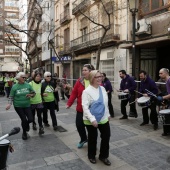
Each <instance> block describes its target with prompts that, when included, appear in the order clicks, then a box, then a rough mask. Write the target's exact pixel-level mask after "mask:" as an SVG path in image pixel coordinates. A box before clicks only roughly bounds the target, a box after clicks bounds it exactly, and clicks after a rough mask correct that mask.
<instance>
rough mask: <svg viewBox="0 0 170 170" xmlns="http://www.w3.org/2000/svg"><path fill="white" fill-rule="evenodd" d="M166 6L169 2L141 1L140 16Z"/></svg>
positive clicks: (167, 0)
mask: <svg viewBox="0 0 170 170" xmlns="http://www.w3.org/2000/svg"><path fill="white" fill-rule="evenodd" d="M168 4H170V0H149V1H148V0H141V5H140V6H141V15H144V14H147V13H150V12H153V11H155V10H159V9H160V8H161V7H163V6H166V5H168Z"/></svg>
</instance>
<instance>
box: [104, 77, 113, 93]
mask: <svg viewBox="0 0 170 170" xmlns="http://www.w3.org/2000/svg"><path fill="white" fill-rule="evenodd" d="M102 85H103V87H104V88H105V89H106V92H107V91H109V93H111V92H112V91H113V89H112V84H111V82H110V81H109V79H108V78H105V80H104V81H103V82H102Z"/></svg>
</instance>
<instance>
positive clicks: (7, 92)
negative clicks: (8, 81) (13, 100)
mask: <svg viewBox="0 0 170 170" xmlns="http://www.w3.org/2000/svg"><path fill="white" fill-rule="evenodd" d="M5 91H6V96H7V97H9V94H10V91H11V87H5Z"/></svg>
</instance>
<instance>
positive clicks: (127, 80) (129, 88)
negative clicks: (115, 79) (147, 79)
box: [119, 70, 138, 119]
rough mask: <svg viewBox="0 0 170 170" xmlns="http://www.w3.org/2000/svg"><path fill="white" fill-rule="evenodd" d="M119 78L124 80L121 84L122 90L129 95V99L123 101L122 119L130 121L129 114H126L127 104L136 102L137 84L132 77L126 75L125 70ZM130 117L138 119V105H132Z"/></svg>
mask: <svg viewBox="0 0 170 170" xmlns="http://www.w3.org/2000/svg"><path fill="white" fill-rule="evenodd" d="M119 76H120V78H121V79H122V80H121V83H120V90H119V91H122V92H124V93H129V94H130V95H129V98H128V99H126V100H121V113H122V115H123V116H122V117H121V118H120V119H128V116H127V113H126V105H127V103H128V102H129V103H132V102H134V101H135V92H134V90H135V89H136V86H137V85H136V82H135V80H134V78H133V77H130V76H129V75H128V74H126V71H125V70H120V71H119ZM129 117H135V118H137V117H138V114H137V111H136V103H135V102H134V103H132V104H130V112H129Z"/></svg>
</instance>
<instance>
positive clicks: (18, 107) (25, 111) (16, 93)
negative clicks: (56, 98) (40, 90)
mask: <svg viewBox="0 0 170 170" xmlns="http://www.w3.org/2000/svg"><path fill="white" fill-rule="evenodd" d="M16 79H17V80H18V83H16V84H14V85H13V86H12V89H11V92H10V95H9V99H8V105H7V106H6V110H9V109H10V107H11V105H12V103H13V105H14V109H15V111H16V112H17V114H18V115H19V117H20V119H21V126H22V129H23V134H22V139H23V140H27V138H28V134H27V132H28V131H29V129H30V128H29V124H30V123H32V121H33V118H32V112H31V107H30V98H32V97H34V96H35V91H34V90H33V88H32V87H31V85H30V84H28V83H26V82H25V79H26V75H25V73H24V72H19V73H18V74H17V75H16Z"/></svg>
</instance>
